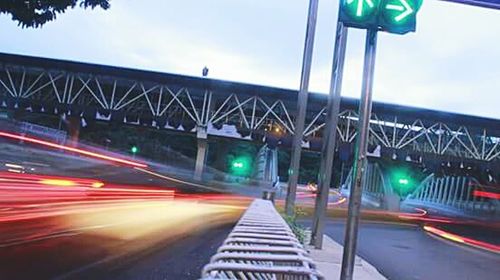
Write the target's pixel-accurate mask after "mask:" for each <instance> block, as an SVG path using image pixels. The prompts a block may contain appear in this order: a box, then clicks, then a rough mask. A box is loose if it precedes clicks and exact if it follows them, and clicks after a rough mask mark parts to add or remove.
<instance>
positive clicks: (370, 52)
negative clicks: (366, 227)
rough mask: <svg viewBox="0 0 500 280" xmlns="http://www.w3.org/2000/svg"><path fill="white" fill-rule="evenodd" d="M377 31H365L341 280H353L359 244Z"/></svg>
mask: <svg viewBox="0 0 500 280" xmlns="http://www.w3.org/2000/svg"><path fill="white" fill-rule="evenodd" d="M377 32H378V31H377V30H376V29H368V30H367V31H366V45H365V62H364V66H363V84H362V88H361V100H360V104H359V120H358V136H357V143H356V154H355V158H354V159H355V161H354V166H353V175H354V180H353V183H352V186H351V193H350V196H349V208H348V215H347V224H346V229H345V239H344V254H343V256H342V270H341V272H340V279H341V280H352V279H353V272H354V259H355V257H356V245H357V241H358V225H359V214H360V210H361V194H362V182H361V181H362V178H363V176H362V175H363V172H364V170H365V166H366V152H367V148H368V132H369V130H368V128H369V125H370V116H371V112H372V91H373V76H374V70H375V56H376V51H377Z"/></svg>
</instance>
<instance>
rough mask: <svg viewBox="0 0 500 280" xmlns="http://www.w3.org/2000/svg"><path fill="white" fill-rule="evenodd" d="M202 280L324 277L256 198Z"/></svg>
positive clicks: (280, 220)
mask: <svg viewBox="0 0 500 280" xmlns="http://www.w3.org/2000/svg"><path fill="white" fill-rule="evenodd" d="M202 279H203V280H209V279H252V280H253V279H258V280H260V279H266V280H302V279H304V280H305V279H310V280H313V279H318V280H319V279H324V277H323V276H322V275H321V274H320V273H319V272H318V271H317V270H316V265H315V264H314V262H313V260H312V259H311V258H310V257H309V253H308V252H307V251H306V249H305V248H304V247H303V246H302V244H301V243H300V242H299V241H298V240H297V238H296V237H295V235H294V234H293V232H292V230H291V229H290V227H289V226H288V224H287V223H286V222H285V220H283V218H282V217H281V216H280V214H279V213H278V212H277V211H276V209H275V208H274V206H273V204H272V203H271V202H270V201H268V200H262V199H256V200H255V201H254V202H253V203H252V204H251V205H250V207H249V208H248V209H247V211H246V212H245V213H244V214H243V216H242V217H241V219H240V220H239V222H238V223H237V224H236V226H235V227H234V229H233V231H232V232H231V233H230V234H229V236H228V237H227V238H226V240H225V241H224V243H223V244H222V246H221V247H219V249H218V251H217V254H215V255H214V256H213V257H212V258H211V260H210V263H209V264H207V265H206V266H205V267H204V268H203V271H202Z"/></svg>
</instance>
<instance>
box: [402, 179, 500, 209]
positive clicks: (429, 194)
mask: <svg viewBox="0 0 500 280" xmlns="http://www.w3.org/2000/svg"><path fill="white" fill-rule="evenodd" d="M484 190H485V187H484V186H482V185H481V184H480V183H479V182H478V181H477V180H476V179H474V178H473V177H467V176H444V177H436V176H434V175H430V176H429V177H428V178H427V179H425V180H424V181H422V183H421V185H420V186H419V187H418V188H417V189H416V190H415V192H414V193H413V194H410V195H409V196H408V197H407V198H406V199H405V203H413V204H415V203H419V204H427V205H434V206H440V207H446V208H449V209H455V210H459V211H462V212H466V213H467V212H469V213H481V214H488V213H489V214H493V215H498V211H499V210H500V207H499V206H500V205H499V202H498V200H495V199H488V198H485V197H482V196H478V195H476V194H477V193H478V192H481V191H484Z"/></svg>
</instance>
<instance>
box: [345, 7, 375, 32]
mask: <svg viewBox="0 0 500 280" xmlns="http://www.w3.org/2000/svg"><path fill="white" fill-rule="evenodd" d="M380 1H381V0H341V3H340V11H339V20H340V21H341V22H343V23H344V25H346V26H349V27H356V28H364V29H372V28H377V24H378V19H377V17H378V10H379V6H380Z"/></svg>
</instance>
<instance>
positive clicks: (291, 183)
mask: <svg viewBox="0 0 500 280" xmlns="http://www.w3.org/2000/svg"><path fill="white" fill-rule="evenodd" d="M317 15H318V0H310V1H309V13H308V16H307V30H306V40H305V46H304V57H303V59H302V73H301V78H300V90H299V94H298V100H297V118H296V119H295V131H294V135H293V142H292V156H291V159H290V168H289V169H288V189H287V193H286V203H285V211H286V214H287V215H290V216H292V215H293V214H294V212H295V209H294V208H295V196H296V192H297V183H298V180H299V166H300V153H301V151H302V138H303V134H304V124H305V120H306V110H307V96H308V91H309V77H310V75H311V64H312V55H313V48H314V34H315V32H316V20H317Z"/></svg>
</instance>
